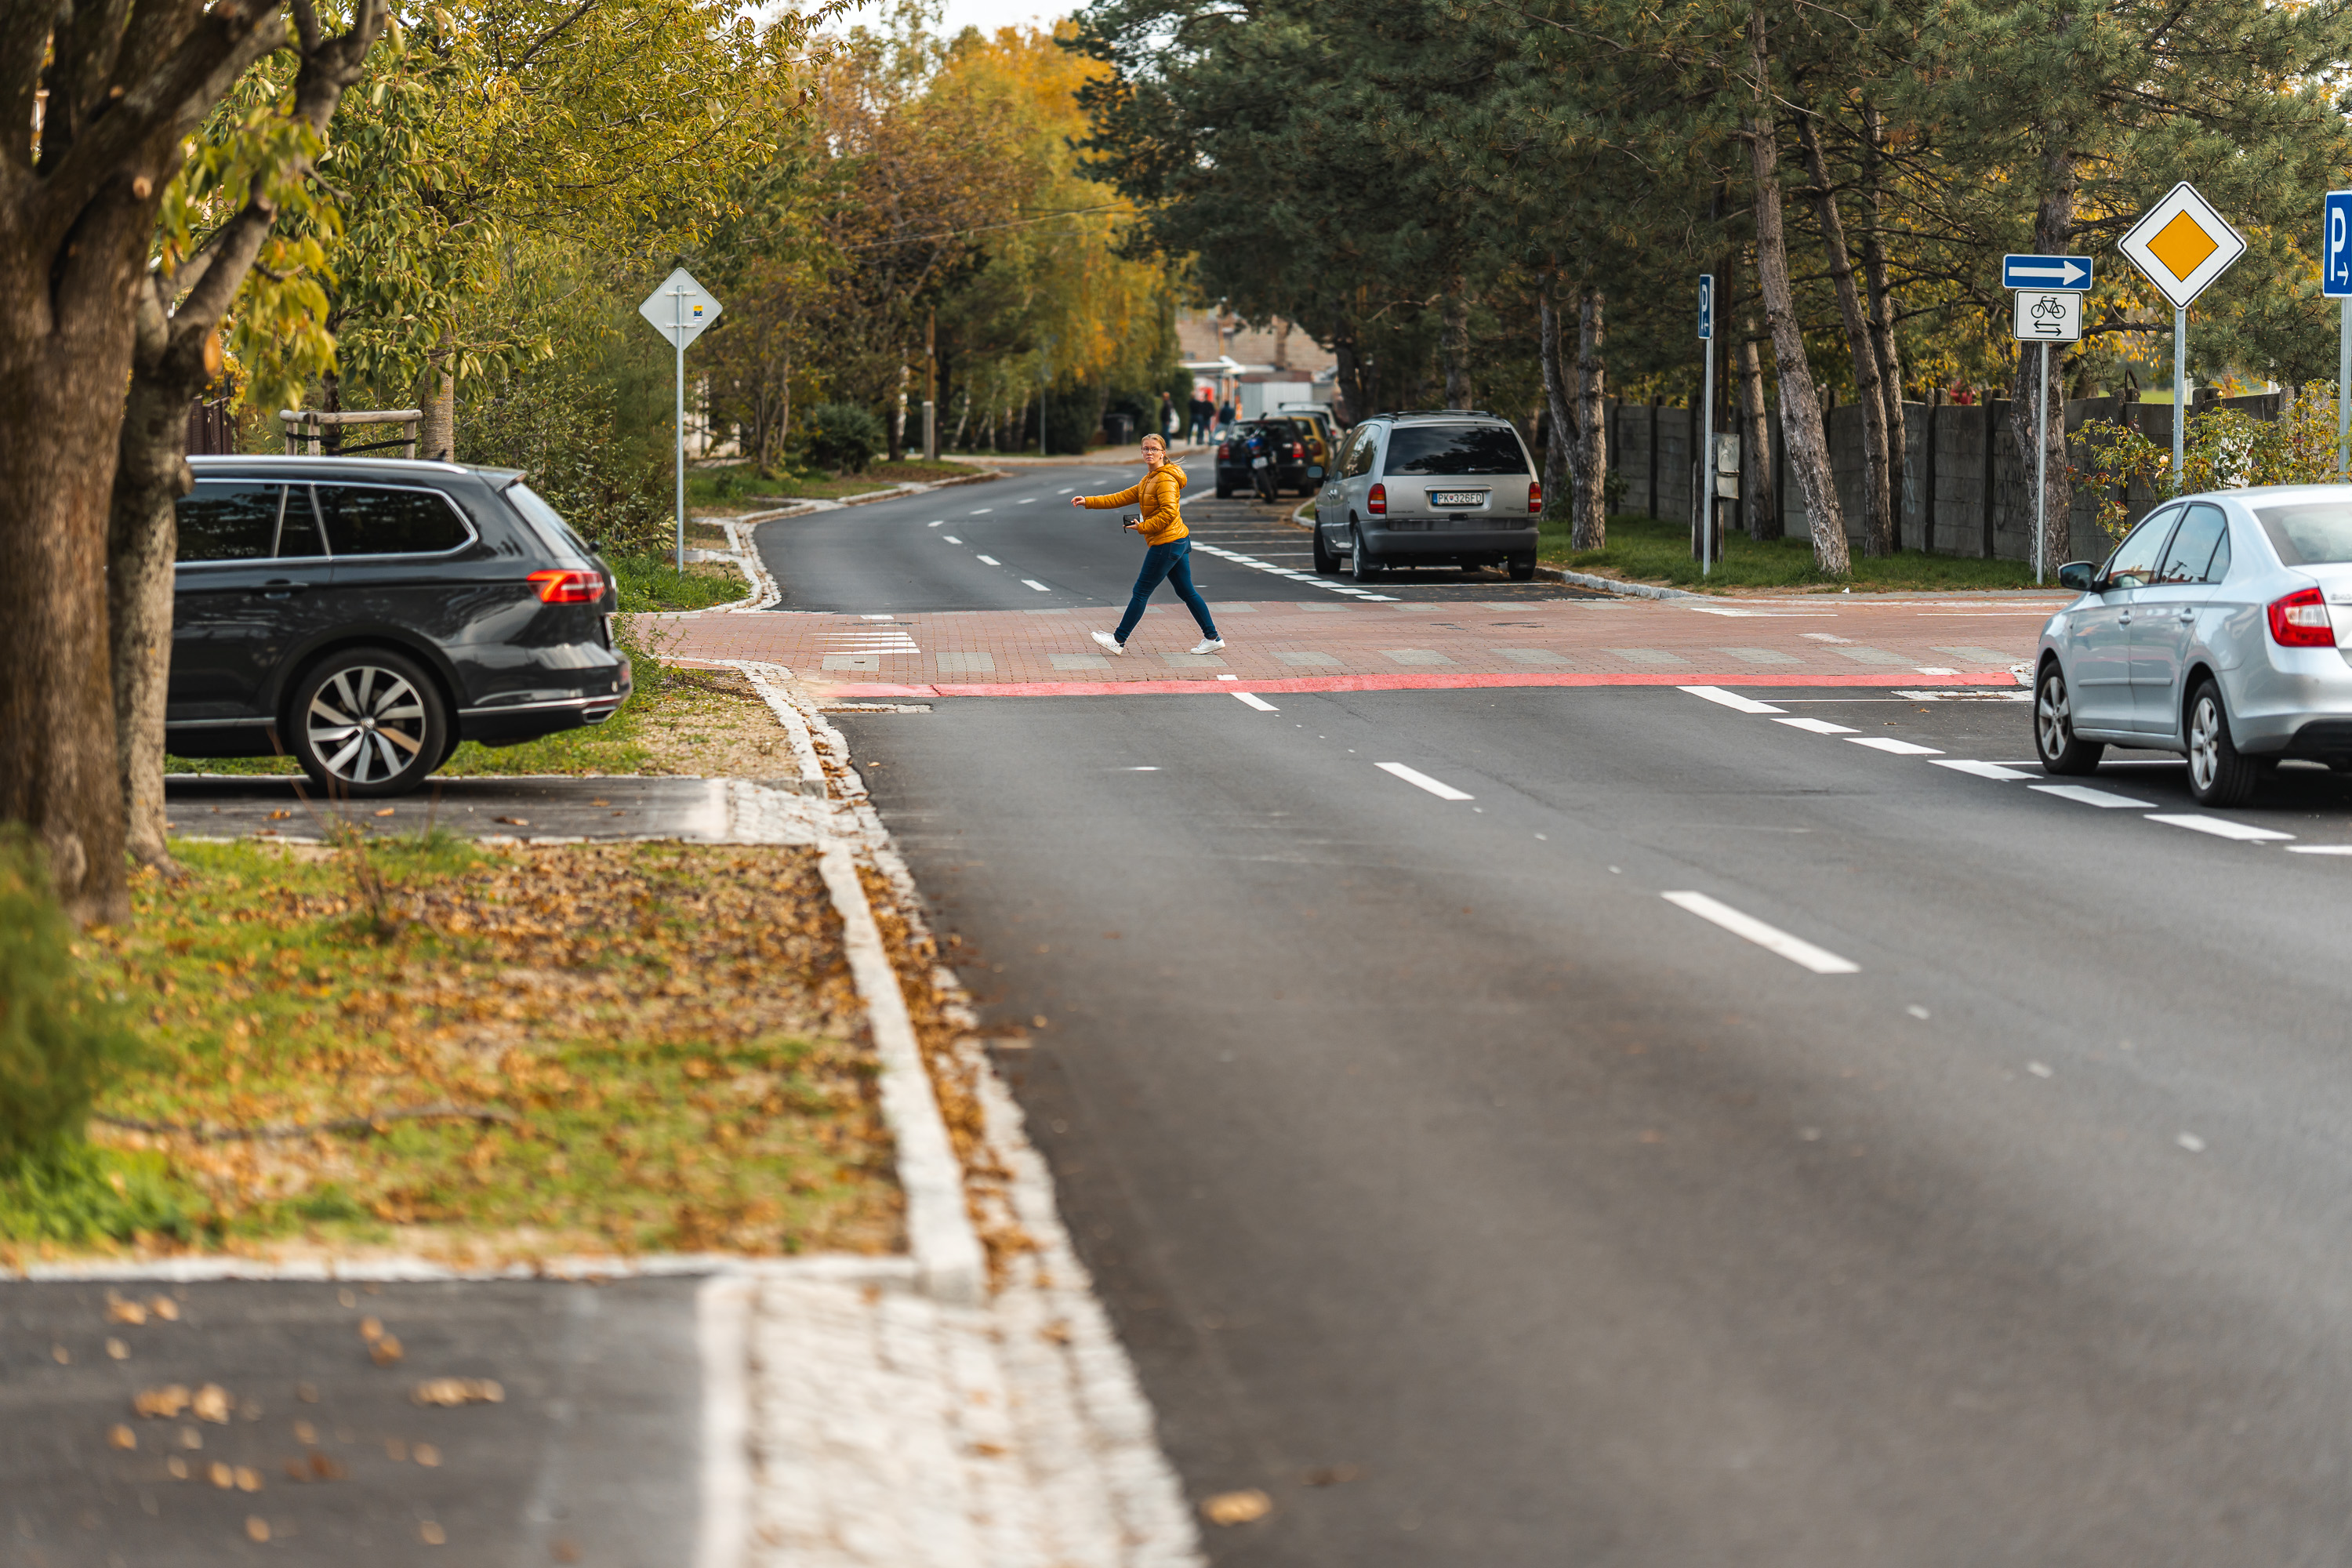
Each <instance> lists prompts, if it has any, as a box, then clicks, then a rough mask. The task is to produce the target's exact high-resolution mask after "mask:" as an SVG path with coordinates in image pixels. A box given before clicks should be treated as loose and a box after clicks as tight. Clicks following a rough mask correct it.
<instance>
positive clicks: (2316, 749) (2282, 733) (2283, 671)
mask: <svg viewBox="0 0 2352 1568" xmlns="http://www.w3.org/2000/svg"><path fill="white" fill-rule="evenodd" d="M2265 651H2267V653H2268V654H2269V658H2267V659H2264V658H2259V657H2257V658H2250V659H2248V660H2247V661H2246V662H2245V663H2243V664H2242V665H2241V666H2240V667H2239V668H2236V669H2234V670H2231V671H2230V672H2228V674H2226V675H2224V676H2223V678H2222V688H2223V696H2224V697H2225V698H2226V699H2227V700H2228V701H2229V704H2230V738H2231V741H2232V742H2235V744H2236V745H2237V748H2238V750H2240V751H2241V752H2245V753H2247V754H2248V755H2249V756H2271V757H2276V756H2287V757H2315V758H2320V759H2327V758H2332V757H2352V664H2347V663H2346V661H2345V657H2344V654H2343V652H2342V651H2341V650H2339V649H2336V648H2332V647H2308V648H2305V647H2297V648H2284V647H2271V648H2268V649H2267V650H2265Z"/></svg>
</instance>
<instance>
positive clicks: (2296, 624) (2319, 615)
mask: <svg viewBox="0 0 2352 1568" xmlns="http://www.w3.org/2000/svg"><path fill="white" fill-rule="evenodd" d="M2271 640H2272V641H2273V642H2274V643H2276V644H2278V645H2279V646H2280V647H2335V646H2336V623H2335V621H2334V619H2333V618H2331V617H2330V616H2329V615H2328V613H2327V598H2326V595H2323V594H2322V593H2320V591H2319V590H2318V589H2316V588H2297V589H2296V590H2295V591H2294V593H2292V594H2289V595H2287V596H2286V597H2285V598H2284V599H2276V600H2273V601H2272V604H2271Z"/></svg>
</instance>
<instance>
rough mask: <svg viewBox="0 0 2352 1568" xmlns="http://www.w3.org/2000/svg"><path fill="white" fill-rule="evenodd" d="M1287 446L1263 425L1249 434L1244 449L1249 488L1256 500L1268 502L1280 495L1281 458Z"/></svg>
mask: <svg viewBox="0 0 2352 1568" xmlns="http://www.w3.org/2000/svg"><path fill="white" fill-rule="evenodd" d="M1287 446H1288V443H1287V442H1285V441H1282V440H1279V439H1277V438H1276V437H1275V436H1274V435H1272V434H1271V433H1270V432H1268V431H1267V429H1266V428H1265V426H1263V425H1261V426H1257V427H1256V428H1255V429H1254V430H1252V431H1251V432H1250V433H1249V440H1248V441H1247V442H1246V443H1245V444H1244V450H1245V451H1247V452H1248V453H1249V462H1250V488H1251V489H1254V490H1255V491H1256V492H1257V499H1258V500H1262V501H1269V502H1270V501H1272V500H1274V499H1275V498H1276V497H1277V496H1279V495H1280V494H1281V493H1282V485H1281V479H1282V456H1283V452H1284V450H1285V448H1286V447H1287Z"/></svg>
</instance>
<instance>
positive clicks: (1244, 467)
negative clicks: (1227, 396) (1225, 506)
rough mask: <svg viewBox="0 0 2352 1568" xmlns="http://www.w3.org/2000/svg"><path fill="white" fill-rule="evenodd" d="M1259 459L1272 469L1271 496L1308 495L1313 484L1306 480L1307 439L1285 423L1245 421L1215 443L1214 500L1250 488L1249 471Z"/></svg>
mask: <svg viewBox="0 0 2352 1568" xmlns="http://www.w3.org/2000/svg"><path fill="white" fill-rule="evenodd" d="M1260 456H1263V457H1264V458H1265V459H1266V463H1267V466H1268V467H1270V468H1273V469H1274V488H1275V493H1276V494H1277V495H1279V494H1280V493H1282V492H1283V491H1284V490H1295V491H1297V493H1298V494H1300V495H1312V494H1313V493H1314V492H1315V482H1314V481H1313V480H1312V479H1308V478H1307V437H1306V435H1305V433H1304V432H1302V431H1301V430H1300V429H1299V428H1298V427H1297V426H1295V425H1293V424H1292V423H1291V422H1290V421H1289V420H1287V419H1246V420H1244V421H1243V422H1242V423H1241V424H1239V425H1236V426H1234V432H1233V434H1232V435H1231V436H1229V437H1226V438H1225V439H1224V440H1223V441H1220V442H1218V443H1217V499H1218V500H1224V499H1225V498H1226V497H1227V496H1229V495H1232V494H1233V493H1234V491H1235V490H1245V489H1249V488H1250V470H1251V468H1252V467H1253V465H1254V464H1255V462H1256V460H1257V458H1258V457H1260Z"/></svg>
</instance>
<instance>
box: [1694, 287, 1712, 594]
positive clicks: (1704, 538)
mask: <svg viewBox="0 0 2352 1568" xmlns="http://www.w3.org/2000/svg"><path fill="white" fill-rule="evenodd" d="M1698 341H1699V342H1703V343H1705V344H1706V390H1705V391H1704V392H1702V393H1701V394H1700V395H1699V406H1700V407H1701V408H1703V409H1705V410H1706V413H1704V414H1703V415H1701V416H1700V421H1701V426H1700V427H1701V429H1702V430H1703V431H1704V434H1703V435H1702V436H1701V437H1699V444H1698V449H1699V451H1700V453H1701V454H1702V456H1701V458H1700V460H1699V479H1700V484H1699V487H1698V490H1699V493H1698V497H1697V500H1698V574H1699V575H1700V576H1702V577H1704V576H1706V575H1707V574H1709V573H1710V572H1711V571H1712V570H1713V568H1714V552H1715V475H1714V474H1713V473H1711V472H1709V471H1708V470H1709V469H1710V468H1713V467H1714V461H1713V459H1714V457H1715V274H1714V273H1712V272H1702V273H1700V274H1699V275H1698Z"/></svg>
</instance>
